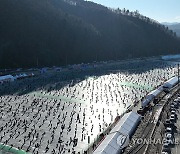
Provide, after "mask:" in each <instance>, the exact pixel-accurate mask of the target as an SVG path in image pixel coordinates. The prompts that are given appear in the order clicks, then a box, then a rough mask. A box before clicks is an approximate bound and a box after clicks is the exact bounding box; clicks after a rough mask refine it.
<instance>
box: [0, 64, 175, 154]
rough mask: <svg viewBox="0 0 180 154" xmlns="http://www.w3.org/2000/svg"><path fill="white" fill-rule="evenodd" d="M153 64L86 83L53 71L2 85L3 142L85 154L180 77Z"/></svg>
mask: <svg viewBox="0 0 180 154" xmlns="http://www.w3.org/2000/svg"><path fill="white" fill-rule="evenodd" d="M126 65H127V64H126ZM146 65H147V64H146ZM149 65H150V67H149V68H148V69H147V70H146V71H144V70H143V69H144V67H143V66H142V67H143V68H142V71H139V70H141V67H138V68H136V69H135V68H134V70H131V71H128V70H127V71H124V70H123V71H120V70H119V71H117V72H115V73H108V74H104V75H100V76H89V77H86V78H85V79H83V80H81V79H79V78H78V79H76V77H75V78H74V80H66V81H63V80H62V78H61V77H62V72H59V73H57V72H55V73H52V72H51V75H39V76H37V77H34V78H31V79H24V80H21V81H15V82H14V83H10V84H5V85H0V94H1V95H0V143H3V144H6V145H10V146H13V147H17V148H18V149H23V150H25V151H27V152H28V151H29V152H31V153H34V154H42V153H44V154H46V153H47V154H63V153H64V154H66V153H74V154H75V153H84V152H85V151H86V150H87V148H88V146H89V145H90V144H91V143H93V142H94V140H95V139H96V138H97V136H98V135H100V134H101V133H103V131H104V130H105V129H106V128H108V126H109V125H110V124H111V123H112V122H113V121H114V119H115V118H116V117H117V116H118V115H121V114H123V113H124V112H125V111H126V110H127V108H128V107H129V106H131V105H133V103H135V102H138V101H139V100H142V99H143V97H144V96H145V95H146V94H147V93H149V92H150V91H151V90H152V89H153V88H155V87H157V86H158V85H160V84H162V83H163V82H164V81H165V80H167V79H169V78H171V77H172V76H173V75H175V74H176V68H175V66H174V65H173V66H171V65H170V64H167V63H164V62H156V63H155V64H152V63H149V64H148V65H147V66H149ZM157 66H158V67H157ZM116 69H117V68H116ZM124 83H131V84H129V85H128V84H124ZM137 85H139V86H137ZM151 88H152V89H151Z"/></svg>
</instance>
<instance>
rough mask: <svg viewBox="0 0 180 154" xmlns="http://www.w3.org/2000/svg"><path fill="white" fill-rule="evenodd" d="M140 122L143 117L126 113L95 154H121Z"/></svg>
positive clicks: (133, 113)
mask: <svg viewBox="0 0 180 154" xmlns="http://www.w3.org/2000/svg"><path fill="white" fill-rule="evenodd" d="M140 120H141V116H140V115H138V114H137V113H135V112H133V111H132V112H129V113H126V114H125V115H124V116H123V117H122V118H121V119H120V120H119V122H118V123H117V124H116V126H115V127H114V128H113V129H112V130H111V131H110V133H109V134H108V135H107V136H106V137H105V139H104V140H103V141H102V143H101V144H100V145H99V146H98V147H97V149H96V150H95V151H94V152H93V154H109V153H111V154H120V153H121V151H122V149H123V148H125V147H126V146H127V145H128V144H129V137H131V136H132V135H133V133H134V132H135V130H136V127H137V125H138V123H139V121H140Z"/></svg>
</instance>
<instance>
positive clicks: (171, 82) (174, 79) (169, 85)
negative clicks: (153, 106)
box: [141, 76, 178, 108]
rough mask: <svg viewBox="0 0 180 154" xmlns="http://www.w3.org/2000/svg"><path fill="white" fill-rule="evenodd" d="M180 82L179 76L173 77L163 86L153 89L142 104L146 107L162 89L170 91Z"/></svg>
mask: <svg viewBox="0 0 180 154" xmlns="http://www.w3.org/2000/svg"><path fill="white" fill-rule="evenodd" d="M177 83H178V76H175V77H172V78H170V79H169V80H167V81H166V82H165V83H164V84H163V85H162V86H160V87H158V88H157V89H155V90H153V91H151V92H150V93H149V94H148V95H147V96H146V97H145V99H144V100H143V101H142V102H141V106H142V107H143V108H144V107H146V106H147V105H148V104H149V103H150V102H151V101H153V100H154V99H155V98H156V97H157V96H158V95H159V94H160V93H161V92H162V91H168V90H170V89H171V88H172V87H174V86H175V85H176V84H177Z"/></svg>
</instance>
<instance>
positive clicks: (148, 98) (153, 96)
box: [141, 87, 163, 107]
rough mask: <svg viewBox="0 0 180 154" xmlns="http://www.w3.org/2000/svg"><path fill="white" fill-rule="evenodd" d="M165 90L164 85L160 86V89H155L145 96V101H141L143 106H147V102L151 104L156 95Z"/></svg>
mask: <svg viewBox="0 0 180 154" xmlns="http://www.w3.org/2000/svg"><path fill="white" fill-rule="evenodd" d="M162 91H163V88H162V87H159V88H158V89H155V90H153V91H151V92H150V93H149V94H148V95H147V96H146V98H145V100H144V101H142V102H141V106H142V107H145V106H146V105H147V104H149V103H150V102H151V101H152V100H153V99H154V98H155V97H156V96H158V95H159V94H160V93H161V92H162Z"/></svg>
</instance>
